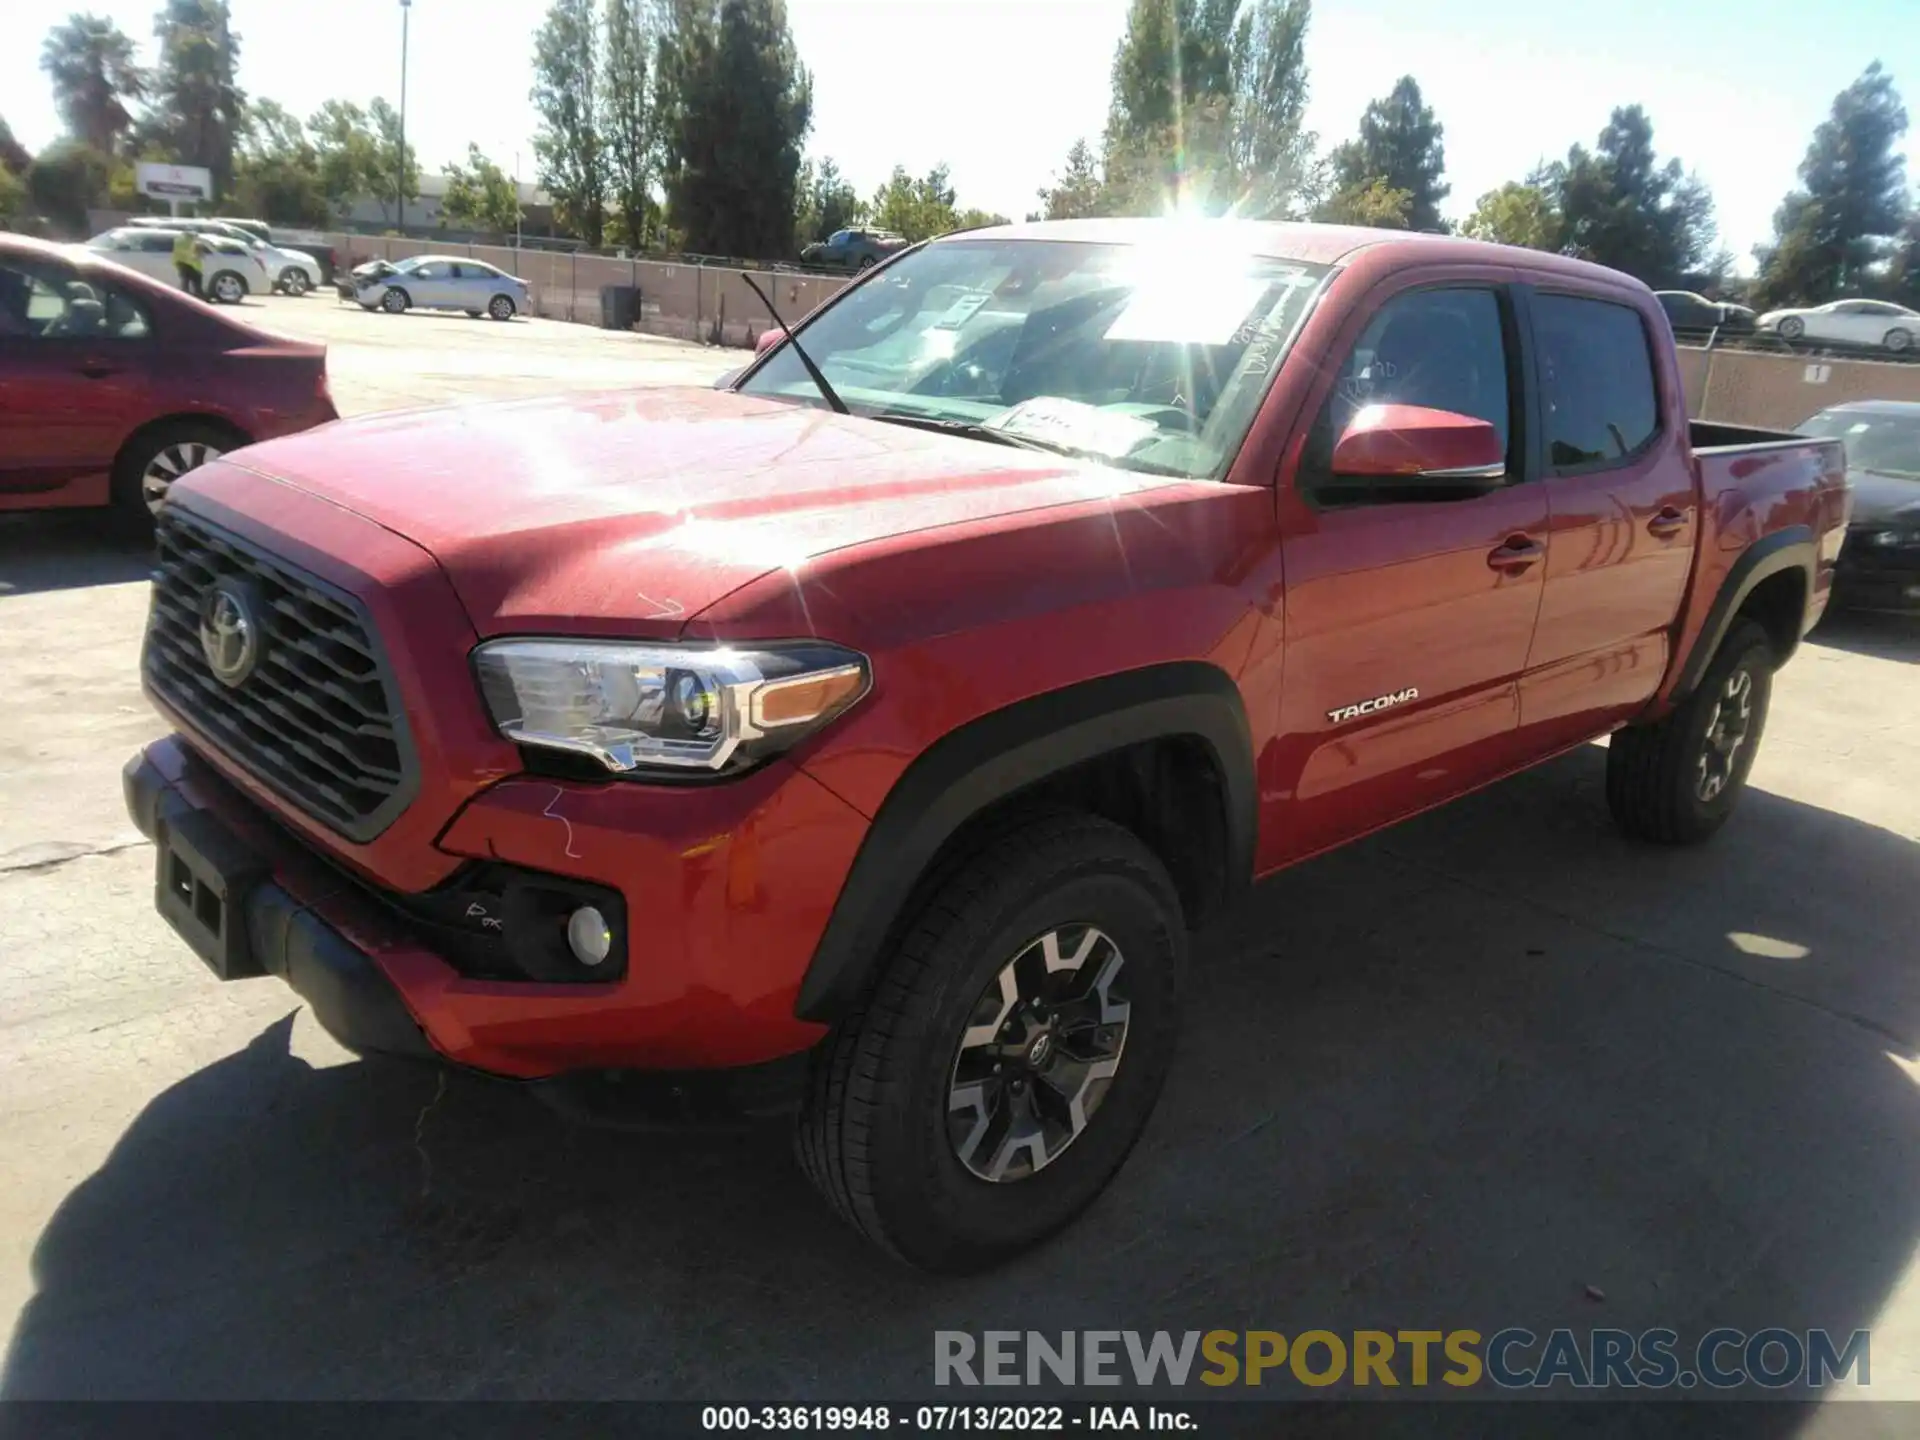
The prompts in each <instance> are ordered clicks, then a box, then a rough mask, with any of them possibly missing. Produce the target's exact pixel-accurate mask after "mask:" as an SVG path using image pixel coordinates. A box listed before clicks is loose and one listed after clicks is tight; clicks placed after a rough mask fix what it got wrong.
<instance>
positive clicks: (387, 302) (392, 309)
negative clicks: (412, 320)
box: [380, 286, 413, 315]
mask: <svg viewBox="0 0 1920 1440" xmlns="http://www.w3.org/2000/svg"><path fill="white" fill-rule="evenodd" d="M411 304H413V297H412V296H411V295H409V294H407V292H406V291H404V290H402V289H400V288H398V287H397V286H396V287H394V288H393V289H390V290H388V291H387V293H386V294H384V295H382V296H381V297H380V308H381V309H382V310H384V311H386V312H387V314H389V315H404V314H406V313H407V307H408V306H409V305H411Z"/></svg>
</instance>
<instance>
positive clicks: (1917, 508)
mask: <svg viewBox="0 0 1920 1440" xmlns="http://www.w3.org/2000/svg"><path fill="white" fill-rule="evenodd" d="M1847 484H1848V486H1849V487H1851V489H1852V490H1853V513H1852V515H1851V517H1850V518H1849V519H1848V521H1847V523H1848V524H1849V525H1884V524H1886V522H1887V521H1889V520H1891V519H1892V518H1893V517H1894V515H1895V514H1896V513H1898V512H1900V511H1902V510H1906V511H1909V512H1911V513H1909V514H1907V515H1905V516H1903V517H1902V518H1903V519H1905V520H1908V521H1911V522H1912V523H1914V524H1916V525H1920V480H1906V479H1902V478H1901V477H1900V476H1898V475H1888V474H1885V473H1883V472H1881V471H1878V470H1849V471H1847Z"/></svg>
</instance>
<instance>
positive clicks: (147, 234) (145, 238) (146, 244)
mask: <svg viewBox="0 0 1920 1440" xmlns="http://www.w3.org/2000/svg"><path fill="white" fill-rule="evenodd" d="M132 248H134V249H136V250H139V251H142V252H143V253H148V254H153V255H165V254H169V253H171V252H172V250H173V236H171V235H168V234H166V233H164V232H163V231H159V230H143V231H141V232H140V236H139V240H138V243H137V244H135V245H134V246H133V247H132Z"/></svg>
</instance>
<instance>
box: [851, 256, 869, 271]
mask: <svg viewBox="0 0 1920 1440" xmlns="http://www.w3.org/2000/svg"><path fill="white" fill-rule="evenodd" d="M873 266H874V259H873V256H871V255H862V256H861V257H860V263H859V264H858V265H856V266H854V267H853V268H854V273H855V274H858V273H859V272H860V271H862V270H871V269H872V268H873Z"/></svg>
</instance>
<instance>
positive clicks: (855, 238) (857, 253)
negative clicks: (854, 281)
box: [800, 230, 907, 270]
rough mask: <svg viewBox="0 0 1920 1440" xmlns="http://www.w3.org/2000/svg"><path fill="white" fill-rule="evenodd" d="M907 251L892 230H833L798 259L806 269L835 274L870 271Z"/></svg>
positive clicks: (801, 253)
mask: <svg viewBox="0 0 1920 1440" xmlns="http://www.w3.org/2000/svg"><path fill="white" fill-rule="evenodd" d="M906 248H907V237H906V236H904V235H898V234H895V233H894V232H893V231H891V230H836V231H834V232H833V234H831V235H829V236H828V237H827V238H826V239H824V240H821V241H818V242H816V243H815V244H812V245H809V246H807V248H806V249H804V250H802V251H801V252H800V258H801V259H802V260H804V261H806V262H807V264H809V265H824V266H829V267H831V268H833V269H838V270H870V269H872V268H873V267H874V266H875V265H878V264H879V263H880V262H881V261H882V260H884V259H886V258H887V257H888V256H889V255H892V254H894V253H895V252H896V251H900V250H904V249H906Z"/></svg>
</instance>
